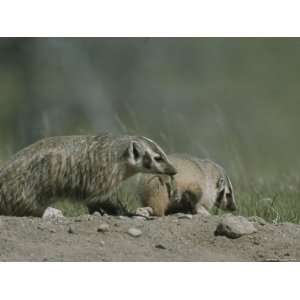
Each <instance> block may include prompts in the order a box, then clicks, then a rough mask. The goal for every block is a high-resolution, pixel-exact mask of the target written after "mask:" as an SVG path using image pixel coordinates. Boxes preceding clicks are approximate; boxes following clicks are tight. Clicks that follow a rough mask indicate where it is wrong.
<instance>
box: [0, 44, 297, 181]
mask: <svg viewBox="0 0 300 300" xmlns="http://www.w3.org/2000/svg"><path fill="white" fill-rule="evenodd" d="M299 79H300V39H298V38H274V39H273V38H1V39H0V159H6V158H7V157H9V156H10V155H11V154H12V153H14V152H16V151H17V150H19V149H21V148H22V147H24V146H26V145H28V144H30V143H32V142H34V141H36V140H37V139H39V138H41V137H44V136H50V135H66V134H87V133H88V134H97V133H101V132H103V131H110V132H116V133H117V132H130V133H136V134H142V135H145V136H149V137H150V138H152V139H154V140H155V141H157V142H158V143H160V144H161V145H162V146H163V147H164V148H165V149H166V150H167V151H168V152H188V153H192V154H195V155H197V156H199V157H208V158H211V159H213V160H215V161H217V162H219V163H220V164H222V165H223V166H224V167H226V169H227V170H228V173H229V174H230V176H231V177H232V179H233V181H235V182H240V183H246V182H249V181H250V180H252V179H255V180H258V181H259V180H264V181H268V180H274V178H282V177H284V176H289V175H291V174H292V175H293V178H294V179H295V178H296V179H297V178H298V175H297V174H298V173H299V166H300V158H299V155H298V154H299V148H300V141H299V138H298V131H299V128H300V117H299V112H300V101H299V100H300V97H299V96H300V80H299Z"/></svg>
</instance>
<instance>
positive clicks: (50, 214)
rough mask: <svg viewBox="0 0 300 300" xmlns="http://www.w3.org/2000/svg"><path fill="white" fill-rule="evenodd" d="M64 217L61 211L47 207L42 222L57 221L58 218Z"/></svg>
mask: <svg viewBox="0 0 300 300" xmlns="http://www.w3.org/2000/svg"><path fill="white" fill-rule="evenodd" d="M63 217H64V215H63V213H62V211H61V210H59V209H56V208H54V207H48V208H47V209H46V210H45V211H44V213H43V216H42V219H44V220H49V219H58V218H63Z"/></svg>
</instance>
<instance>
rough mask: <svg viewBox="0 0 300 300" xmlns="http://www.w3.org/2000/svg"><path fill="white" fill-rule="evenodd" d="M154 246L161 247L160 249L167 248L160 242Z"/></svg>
mask: <svg viewBox="0 0 300 300" xmlns="http://www.w3.org/2000/svg"><path fill="white" fill-rule="evenodd" d="M155 248H157V249H162V250H165V249H167V248H166V247H165V246H164V245H162V244H157V245H155Z"/></svg>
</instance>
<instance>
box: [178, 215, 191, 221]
mask: <svg viewBox="0 0 300 300" xmlns="http://www.w3.org/2000/svg"><path fill="white" fill-rule="evenodd" d="M178 219H187V220H192V219H193V216H192V215H190V214H182V215H180V216H178Z"/></svg>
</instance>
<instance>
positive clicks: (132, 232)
mask: <svg viewBox="0 0 300 300" xmlns="http://www.w3.org/2000/svg"><path fill="white" fill-rule="evenodd" d="M127 233H128V234H129V235H131V236H133V237H139V236H141V235H142V231H141V230H140V229H138V228H134V227H131V228H129V229H128V231H127Z"/></svg>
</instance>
